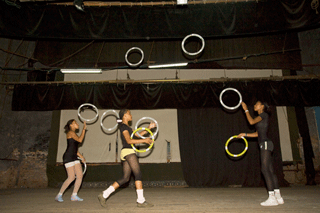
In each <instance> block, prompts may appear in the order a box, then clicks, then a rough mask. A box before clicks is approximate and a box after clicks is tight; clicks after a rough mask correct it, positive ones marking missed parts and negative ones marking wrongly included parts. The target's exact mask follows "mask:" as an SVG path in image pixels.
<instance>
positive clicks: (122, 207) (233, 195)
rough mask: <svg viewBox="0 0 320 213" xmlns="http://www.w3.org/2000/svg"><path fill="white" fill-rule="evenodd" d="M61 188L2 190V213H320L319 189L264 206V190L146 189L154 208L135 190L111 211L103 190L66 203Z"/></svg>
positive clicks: (291, 191) (304, 189)
mask: <svg viewBox="0 0 320 213" xmlns="http://www.w3.org/2000/svg"><path fill="white" fill-rule="evenodd" d="M58 190H59V189H54V188H45V189H5V190H0V212H1V213H18V212H19V213H20V212H23V213H28V212H30V213H31V212H32V213H40V212H41V213H47V212H54V213H57V212H59V213H63V212H75V213H82V212H86V213H95V212H114V213H123V212H137V213H138V212H139V213H144V212H148V213H149V212H150V213H156V212H162V213H169V212H175V213H187V212H190V213H191V212H192V213H195V212H224V213H227V212H232V213H236V212H246V213H251V212H254V213H257V212H277V213H281V212H288V213H289V212H290V213H297V212H299V213H300V212H303V213H309V212H320V186H319V185H318V186H291V187H287V188H282V189H281V193H282V196H283V198H284V201H285V203H284V204H283V205H279V206H275V207H262V206H260V202H262V201H264V200H265V199H266V198H267V192H266V190H265V189H264V188H145V189H144V191H145V193H144V194H145V197H146V199H147V201H149V202H151V203H153V204H154V207H152V208H148V209H141V208H138V207H136V204H135V201H136V193H135V190H134V189H133V188H124V189H119V190H118V191H117V192H116V193H114V194H113V195H112V196H111V197H110V198H109V199H108V202H107V203H108V205H109V206H108V208H103V207H101V206H100V204H99V201H98V199H97V195H98V194H99V193H100V192H101V191H102V190H103V189H100V188H90V189H88V188H84V189H81V191H80V192H79V193H78V195H79V197H81V198H83V199H84V201H83V202H72V201H70V195H71V193H72V189H68V190H67V191H66V193H65V194H64V197H63V198H64V202H63V203H58V202H56V201H54V197H55V195H56V194H57V192H58Z"/></svg>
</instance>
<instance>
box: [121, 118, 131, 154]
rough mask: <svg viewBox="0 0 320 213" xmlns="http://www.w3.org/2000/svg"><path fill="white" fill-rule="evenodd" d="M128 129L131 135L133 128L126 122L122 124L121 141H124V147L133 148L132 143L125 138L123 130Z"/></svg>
mask: <svg viewBox="0 0 320 213" xmlns="http://www.w3.org/2000/svg"><path fill="white" fill-rule="evenodd" d="M125 130H127V131H128V132H129V136H130V137H131V134H132V132H133V131H132V129H131V128H130V127H129V126H127V125H126V124H121V125H120V133H121V141H122V149H124V148H132V147H131V145H130V144H128V143H127V141H126V139H125V138H124V135H123V132H124V131H125Z"/></svg>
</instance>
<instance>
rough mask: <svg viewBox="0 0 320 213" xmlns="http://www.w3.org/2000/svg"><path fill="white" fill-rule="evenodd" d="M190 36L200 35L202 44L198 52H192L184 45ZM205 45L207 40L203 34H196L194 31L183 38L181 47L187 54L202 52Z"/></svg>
mask: <svg viewBox="0 0 320 213" xmlns="http://www.w3.org/2000/svg"><path fill="white" fill-rule="evenodd" d="M190 37H198V38H199V39H200V40H201V43H202V46H201V48H200V50H199V51H198V52H193V53H191V52H188V51H187V50H186V49H185V47H184V45H185V42H186V40H187V39H188V38H190ZM204 46H205V41H204V39H203V38H202V36H200V35H198V34H194V33H193V34H190V35H187V36H186V37H184V39H183V40H182V43H181V48H182V50H183V52H184V53H185V54H187V55H198V54H199V53H201V52H202V51H203V49H204Z"/></svg>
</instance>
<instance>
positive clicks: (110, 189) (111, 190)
mask: <svg viewBox="0 0 320 213" xmlns="http://www.w3.org/2000/svg"><path fill="white" fill-rule="evenodd" d="M114 191H115V189H114V187H113V186H109V188H107V190H104V191H103V195H102V196H103V197H104V198H105V199H107V198H108V197H109V196H110V195H111V193H112V192H114Z"/></svg>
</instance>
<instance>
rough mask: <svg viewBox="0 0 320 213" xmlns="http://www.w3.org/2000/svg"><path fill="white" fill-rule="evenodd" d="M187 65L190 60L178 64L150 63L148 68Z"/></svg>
mask: <svg viewBox="0 0 320 213" xmlns="http://www.w3.org/2000/svg"><path fill="white" fill-rule="evenodd" d="M187 65H188V62H185V63H176V64H160V65H149V66H148V68H165V67H183V66H187Z"/></svg>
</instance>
